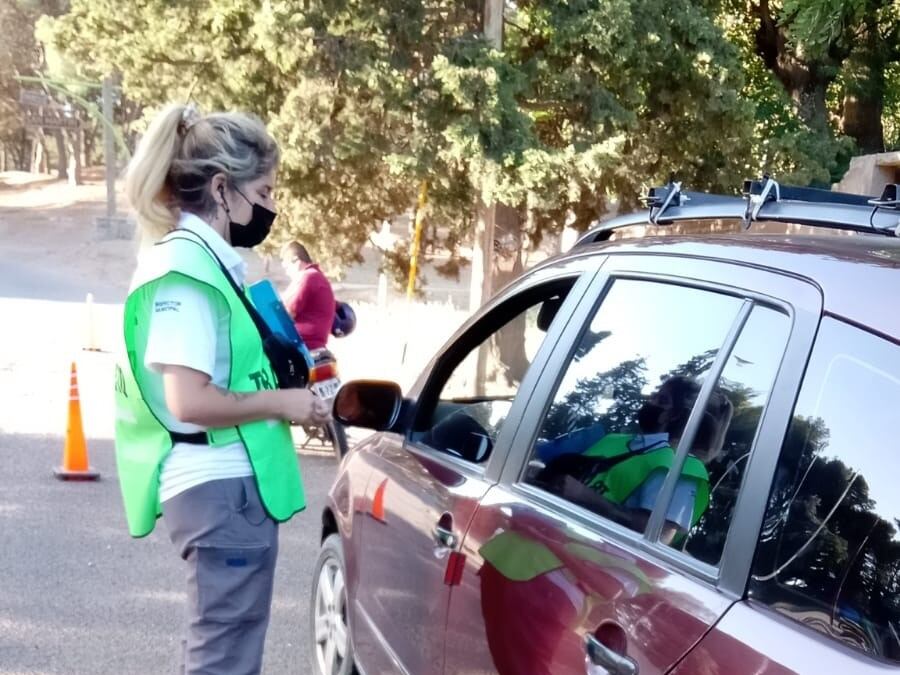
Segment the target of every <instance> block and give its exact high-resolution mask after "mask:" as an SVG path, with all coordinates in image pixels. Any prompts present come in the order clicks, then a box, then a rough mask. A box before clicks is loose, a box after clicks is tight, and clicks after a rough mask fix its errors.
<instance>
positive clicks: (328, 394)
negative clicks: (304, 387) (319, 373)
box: [310, 377, 341, 399]
mask: <svg viewBox="0 0 900 675" xmlns="http://www.w3.org/2000/svg"><path fill="white" fill-rule="evenodd" d="M310 388H311V389H312V390H313V392H314V393H315V394H316V396H318V397H319V398H324V399H329V398H334V397H335V396H337V393H338V390H339V389H340V388H341V381H340V380H339V379H337V378H336V377H333V378H331V379H330V380H325V381H324V382H313V384H312V386H311V387H310Z"/></svg>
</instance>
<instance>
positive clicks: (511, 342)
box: [493, 209, 529, 385]
mask: <svg viewBox="0 0 900 675" xmlns="http://www.w3.org/2000/svg"><path fill="white" fill-rule="evenodd" d="M508 211H509V212H511V211H512V210H511V209H510V210H508ZM498 215H499V214H498ZM501 219H502V221H501V222H502V224H503V225H505V227H503V230H505V233H506V234H510V235H512V236H511V237H509V238H508V241H510V245H511V247H512V249H511V250H501V251H498V252H497V253H495V255H494V261H495V268H494V270H493V273H494V282H495V288H503V287H504V286H505V285H506V284H508V283H509V282H511V281H512V280H513V279H515V278H517V277H518V276H520V275H521V274H522V272H523V271H524V269H525V266H524V262H523V259H524V251H523V244H524V241H525V236H524V235H525V232H524V230H525V228H524V222H523V219H522V217H521V216H519V217H518V218H512V219H510V218H503V217H502V215H501ZM503 221H505V222H503ZM505 239H506V238H505ZM526 318H527V317H526V315H525V314H524V313H523V314H520V315H519V316H517V317H516V318H514V319H513V320H512V321H510V322H509V323H508V324H506V326H504V327H503V328H502V329H501V330H500V331H499V332H498V333H496V334H495V336H494V347H495V349H496V350H497V360H496V361H495V362H496V363H499V365H500V367H501V368H502V369H503V373H502V375H503V377H504V379H505V380H506V382H507V383H508V384H510V385H518V384H521V383H522V378H523V377H524V376H525V371H526V370H527V369H528V365H529V363H528V354H527V352H526V351H525V330H526V327H527V321H526ZM497 379H499V378H497Z"/></svg>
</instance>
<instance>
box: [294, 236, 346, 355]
mask: <svg viewBox="0 0 900 675" xmlns="http://www.w3.org/2000/svg"><path fill="white" fill-rule="evenodd" d="M281 263H282V265H284V269H285V270H286V271H287V273H288V276H289V277H290V279H291V283H290V285H289V286H288V288H287V291H285V295H284V304H285V306H286V307H287V310H288V314H290V316H291V319H292V320H293V321H294V325H295V326H296V327H297V332H298V333H300V337H301V338H303V342H304V343H306V346H307V348H308V349H310V350H314V349H323V348H324V347H325V346H326V345H327V344H328V336H329V335H330V334H331V326H332V323H333V322H334V291H332V290H331V283H330V282H329V281H328V278H327V277H326V276H325V275H324V274H323V273H322V270H320V269H319V266H318V265H316V264H315V263H314V262H313V261H312V258H311V257H310V255H309V251H307V250H306V247H305V246H304V245H303V244H301V243H300V242H297V241H292V242H290V243H288V244H286V245H285V246H284V248H283V249H282V251H281Z"/></svg>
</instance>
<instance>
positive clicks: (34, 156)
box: [29, 129, 47, 173]
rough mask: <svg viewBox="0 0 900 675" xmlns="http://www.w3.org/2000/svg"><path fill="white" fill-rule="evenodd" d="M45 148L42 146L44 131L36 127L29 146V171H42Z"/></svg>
mask: <svg viewBox="0 0 900 675" xmlns="http://www.w3.org/2000/svg"><path fill="white" fill-rule="evenodd" d="M46 155H47V152H46V149H45V148H44V132H43V131H42V130H40V129H38V130H37V131H36V132H35V135H34V140H32V146H31V168H30V169H29V171H31V173H42V169H43V166H44V162H46V161H47V160H46Z"/></svg>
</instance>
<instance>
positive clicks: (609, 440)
mask: <svg viewBox="0 0 900 675" xmlns="http://www.w3.org/2000/svg"><path fill="white" fill-rule="evenodd" d="M634 438H635V437H634V435H632V434H607V435H606V436H604V437H603V438H601V439H600V440H599V441H598V442H597V443H595V444H594V445H592V446H591V447H590V448H588V449H587V450H586V451H585V452H584V456H585V457H603V458H606V459H609V458H613V457H620V456H622V455H625V454H629V455H631V457H629V458H628V459H625V460H622V461H621V462H619V463H618V464H616V465H615V466H613V467H612V468H611V469H609V470H608V471H604V472H601V473H597V474H595V475H594V476H592V477H591V478H590V479H589V480H588V482H587V486H588V487H590V488H593V489H595V490H597V491H598V492H600V493H601V494H602V495H603V496H604V497H605V498H606V499H608V500H609V501H611V502H613V503H615V504H624V503H625V500H627V499H628V497H629V496H630V495H631V493H632V492H634V491H635V490H636V489H637V488H639V487H640V486H641V485H642V484H643V483H644V481H646V480H647V479H648V478H649V477H650V474H652V473H653V472H654V471H657V470H664V471H668V470H669V469H671V468H672V463H673V461H674V459H675V451H674V450H673V449H672V447H671V446H670V445H669V444H668V443H666V444H665V445H662V446H660V447H656V448H653V449H649V450H646V451H634V450H632V449H631V448H630V447H629V444H630V443H631V441H632V440H633V439H634ZM681 476H682V477H684V478H690V479H694V480H695V481H696V482H697V493H696V496H695V497H694V508H693V513H692V515H691V527H693V526H694V525H696V524H697V521H699V520H700V516H702V515H703V513H704V512H705V511H706V509H707V507H708V506H709V472H707V470H706V466H705V465H704V464H703V462H701V461H700V460H699V459H697V458H696V457H694V456H692V455H688V456H687V458H686V459H685V461H684V466H683V467H682V468H681Z"/></svg>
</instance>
